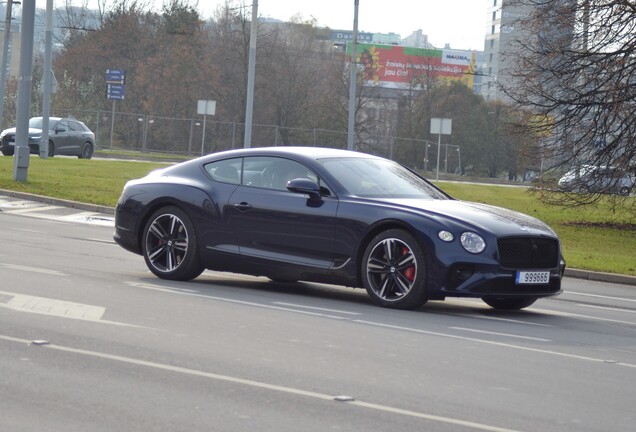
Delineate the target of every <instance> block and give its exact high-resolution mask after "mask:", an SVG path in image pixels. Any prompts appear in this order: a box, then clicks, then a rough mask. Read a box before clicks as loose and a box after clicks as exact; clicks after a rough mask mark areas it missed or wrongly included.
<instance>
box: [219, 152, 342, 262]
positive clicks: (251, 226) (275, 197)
mask: <svg viewBox="0 0 636 432" xmlns="http://www.w3.org/2000/svg"><path fill="white" fill-rule="evenodd" d="M303 177H304V178H309V179H312V180H314V181H317V180H318V177H317V176H316V174H315V173H313V171H312V170H310V169H308V168H307V167H306V166H304V165H302V164H300V163H299V162H296V161H293V160H290V159H285V158H279V157H247V158H244V163H243V176H242V178H243V182H242V184H241V185H240V186H239V187H238V188H237V189H236V190H235V191H234V193H233V194H232V196H231V197H230V200H229V203H228V206H229V210H228V220H229V226H230V229H231V231H232V233H233V235H234V236H235V240H236V241H237V243H238V245H239V250H240V254H241V257H242V258H243V259H245V260H247V261H248V262H252V263H261V264H267V265H269V266H277V267H278V268H288V269H289V268H296V269H300V268H311V269H312V271H316V270H318V271H319V270H320V269H323V270H325V271H326V270H328V269H330V268H331V267H332V264H333V254H334V232H335V217H336V211H337V208H338V200H337V198H336V197H335V196H333V195H332V196H323V197H322V199H321V200H319V201H315V200H313V201H312V200H310V199H309V197H308V195H306V194H300V193H294V192H290V191H289V190H287V187H286V183H287V181H289V180H292V179H294V178H303ZM325 190H326V189H325Z"/></svg>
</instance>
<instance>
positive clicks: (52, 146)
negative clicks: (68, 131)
mask: <svg viewBox="0 0 636 432" xmlns="http://www.w3.org/2000/svg"><path fill="white" fill-rule="evenodd" d="M53 156H55V144H53V141H49V157H53Z"/></svg>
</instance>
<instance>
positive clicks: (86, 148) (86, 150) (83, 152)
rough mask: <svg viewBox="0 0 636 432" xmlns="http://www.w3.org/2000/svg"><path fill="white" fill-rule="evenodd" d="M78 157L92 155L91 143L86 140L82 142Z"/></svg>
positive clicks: (89, 156) (84, 157) (86, 157)
mask: <svg viewBox="0 0 636 432" xmlns="http://www.w3.org/2000/svg"><path fill="white" fill-rule="evenodd" d="M77 157H78V159H90V158H92V157H93V144H91V143H89V142H88V141H87V142H85V143H84V144H82V148H81V149H80V154H78V155H77Z"/></svg>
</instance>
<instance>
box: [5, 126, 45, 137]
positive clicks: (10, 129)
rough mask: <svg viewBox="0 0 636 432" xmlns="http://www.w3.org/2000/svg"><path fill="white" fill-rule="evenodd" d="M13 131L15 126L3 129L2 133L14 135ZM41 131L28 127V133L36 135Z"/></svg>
mask: <svg viewBox="0 0 636 432" xmlns="http://www.w3.org/2000/svg"><path fill="white" fill-rule="evenodd" d="M15 131H16V128H14V127H12V128H9V129H5V130H4V131H2V134H3V135H7V134H11V135H15ZM41 133H42V129H36V128H29V135H38V134H41Z"/></svg>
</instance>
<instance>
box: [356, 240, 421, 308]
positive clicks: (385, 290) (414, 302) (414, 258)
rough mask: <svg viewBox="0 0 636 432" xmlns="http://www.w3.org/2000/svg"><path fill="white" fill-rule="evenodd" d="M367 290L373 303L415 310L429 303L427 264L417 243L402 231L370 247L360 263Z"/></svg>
mask: <svg viewBox="0 0 636 432" xmlns="http://www.w3.org/2000/svg"><path fill="white" fill-rule="evenodd" d="M361 276H362V282H363V284H364V287H365V288H366V290H367V293H368V294H369V296H370V297H371V300H373V302H374V303H376V304H378V305H380V306H383V307H388V308H394V309H415V308H418V307H420V306H422V305H423V304H424V303H426V301H427V298H426V260H425V256H424V252H423V250H422V248H421V246H420V245H419V243H418V242H417V240H416V239H415V238H414V237H413V236H412V235H410V234H409V233H407V232H406V231H404V230H401V229H390V230H387V231H384V232H382V233H380V234H378V235H377V236H375V237H374V238H373V240H371V242H370V243H369V244H368V245H367V247H366V249H365V252H364V255H363V257H362V263H361Z"/></svg>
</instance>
